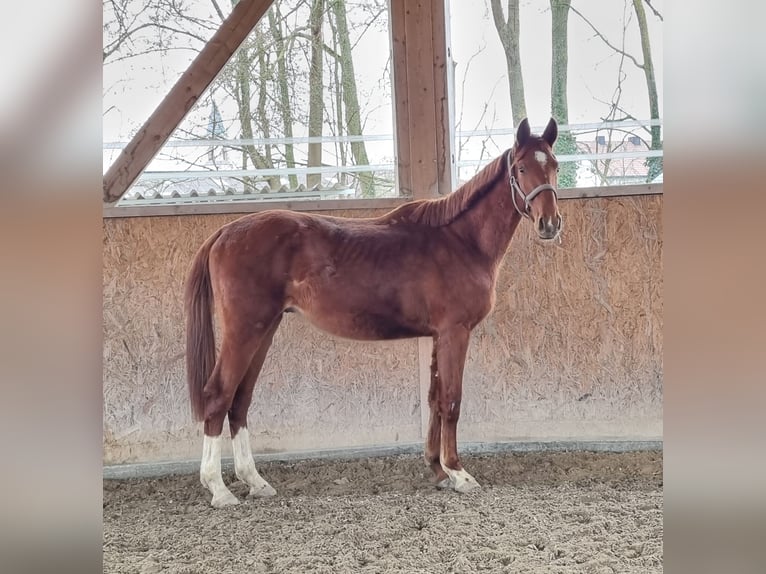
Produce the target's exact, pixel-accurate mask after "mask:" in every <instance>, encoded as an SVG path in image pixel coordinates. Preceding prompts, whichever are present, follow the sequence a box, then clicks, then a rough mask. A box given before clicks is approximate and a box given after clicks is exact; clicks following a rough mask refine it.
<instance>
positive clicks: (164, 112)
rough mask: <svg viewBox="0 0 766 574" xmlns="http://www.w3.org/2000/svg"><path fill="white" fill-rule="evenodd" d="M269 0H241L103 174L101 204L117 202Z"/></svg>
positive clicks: (259, 17)
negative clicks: (102, 202) (102, 199)
mask: <svg viewBox="0 0 766 574" xmlns="http://www.w3.org/2000/svg"><path fill="white" fill-rule="evenodd" d="M271 3H272V0H240V2H239V3H238V4H236V5H235V6H234V8H233V10H232V11H231V14H229V16H228V17H227V18H226V20H224V22H223V23H222V24H221V27H220V28H219V29H218V30H217V31H216V33H215V34H213V37H212V38H210V40H209V41H208V42H207V44H205V47H204V48H202V51H201V52H200V53H199V54H198V55H197V57H196V58H194V61H193V62H192V63H191V64H190V65H189V68H188V69H187V70H186V72H184V73H183V75H182V76H181V77H180V78H179V80H178V81H177V82H176V83H175V85H174V86H173V87H172V88H171V89H170V91H169V92H168V94H167V95H166V96H165V98H164V99H163V100H162V102H160V105H159V106H157V109H156V110H155V111H154V113H153V114H152V115H151V116H150V117H149V119H148V120H146V122H145V123H144V125H143V126H141V129H139V130H138V132H137V133H136V135H135V136H133V139H132V140H131V141H130V143H129V144H128V145H127V146H126V147H125V149H123V150H122V152H121V153H120V155H119V156H118V157H117V159H116V160H115V161H114V163H113V164H112V165H111V166H110V167H109V170H108V171H107V172H106V175H104V202H106V203H114V202H116V201H117V200H118V199H120V198H121V197H122V196H123V195H124V194H125V192H126V191H127V190H128V189H129V188H130V186H131V185H133V183H134V182H135V181H136V179H138V176H140V175H141V173H142V172H143V171H144V169H146V166H147V165H149V162H150V161H151V160H152V158H154V156H155V155H156V154H157V152H158V151H159V150H160V149H161V148H162V146H163V145H164V144H165V142H166V141H167V140H168V138H169V137H170V135H171V134H172V133H173V132H174V131H175V129H176V128H177V127H178V125H179V124H180V123H181V121H182V120H183V119H184V117H186V114H188V113H189V110H191V108H192V107H193V106H194V104H195V103H196V102H197V100H198V99H199V97H200V96H201V95H202V94H203V93H204V92H205V90H206V89H207V88H208V86H209V85H210V84H211V83H212V81H213V80H214V79H215V77H216V76H217V75H218V74H219V73H220V71H221V70H222V69H223V67H224V66H225V65H226V63H227V62H228V61H229V59H230V58H231V56H232V54H234V52H235V51H236V50H237V48H239V46H240V45H241V44H242V42H243V41H244V40H245V38H246V37H247V35H248V34H249V33H250V32H251V31H252V29H253V28H254V27H255V25H256V24H257V23H258V21H259V20H260V19H261V17H262V16H263V15H264V14H265V13H266V11H267V10H268V9H269V6H271Z"/></svg>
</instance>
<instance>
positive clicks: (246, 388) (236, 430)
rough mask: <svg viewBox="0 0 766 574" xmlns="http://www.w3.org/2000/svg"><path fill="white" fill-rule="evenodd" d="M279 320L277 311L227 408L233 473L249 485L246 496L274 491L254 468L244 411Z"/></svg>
mask: <svg viewBox="0 0 766 574" xmlns="http://www.w3.org/2000/svg"><path fill="white" fill-rule="evenodd" d="M281 321H282V315H281V314H280V315H279V316H278V317H277V318H276V319H275V320H274V323H273V324H272V326H271V327H270V328H269V330H268V332H267V333H266V334H265V335H264V337H263V339H262V340H261V343H260V346H259V347H258V351H256V353H255V356H254V357H253V360H252V362H251V363H250V368H249V369H248V370H247V373H246V374H245V378H244V379H243V380H242V383H241V384H240V385H239V388H238V389H237V392H236V394H235V395H234V401H233V402H232V404H231V408H230V409H229V429H230V431H231V437H232V439H231V440H232V446H233V450H234V473H235V474H236V475H237V478H238V479H239V480H241V481H242V482H244V483H245V484H247V485H248V486H249V487H250V496H260V497H264V496H274V495H275V494H276V493H277V491H276V490H274V488H272V486H271V485H270V484H269V483H268V482H266V481H265V480H264V479H263V477H262V476H261V475H260V474H259V473H258V470H257V469H256V468H255V460H253V451H252V450H251V449H250V433H249V432H248V430H247V411H248V409H249V408H250V403H251V402H252V399H253V389H254V388H255V383H256V381H257V380H258V375H259V374H260V372H261V367H263V362H264V360H265V359H266V354H267V353H268V351H269V347H271V341H272V339H273V337H274V333H275V332H276V330H277V327H279V324H280V323H281Z"/></svg>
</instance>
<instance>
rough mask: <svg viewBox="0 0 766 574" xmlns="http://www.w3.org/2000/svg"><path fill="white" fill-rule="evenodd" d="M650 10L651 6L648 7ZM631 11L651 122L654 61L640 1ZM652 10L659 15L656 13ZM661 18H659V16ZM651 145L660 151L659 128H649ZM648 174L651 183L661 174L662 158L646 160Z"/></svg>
mask: <svg viewBox="0 0 766 574" xmlns="http://www.w3.org/2000/svg"><path fill="white" fill-rule="evenodd" d="M649 6H650V8H651V4H650V5H649ZM633 9H634V10H635V11H636V19H637V20H638V29H639V31H640V33H641V52H642V54H643V60H644V61H643V64H642V65H641V66H639V67H640V68H641V69H643V70H644V76H645V77H646V91H647V94H648V96H649V117H650V118H651V119H653V120H658V119H659V118H660V105H659V98H658V96H657V82H656V80H655V77H654V61H653V60H652V47H651V43H650V42H649V27H648V25H647V22H646V12H645V11H644V6H643V3H642V0H633ZM652 10H653V11H654V12H655V13H656V14H658V15H659V13H658V12H656V11H655V10H654V8H652ZM659 17H660V18H661V16H659ZM651 133H652V143H651V146H650V147H651V149H653V150H657V149H662V137H661V135H660V126H651ZM647 166H648V167H649V173H648V175H647V180H648V181H652V180H653V179H654V178H655V177H657V176H658V175H659V174H660V173H661V172H662V157H650V158H648V160H647Z"/></svg>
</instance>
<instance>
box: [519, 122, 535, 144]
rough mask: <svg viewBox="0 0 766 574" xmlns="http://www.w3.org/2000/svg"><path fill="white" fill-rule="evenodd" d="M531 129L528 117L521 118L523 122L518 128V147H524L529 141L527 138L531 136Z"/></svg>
mask: <svg viewBox="0 0 766 574" xmlns="http://www.w3.org/2000/svg"><path fill="white" fill-rule="evenodd" d="M531 133H532V132H531V131H530V129H529V120H527V118H524V119H523V120H521V123H520V124H519V127H518V129H517V130H516V147H517V148H520V147H524V144H525V143H527V140H528V139H529V136H530V135H531Z"/></svg>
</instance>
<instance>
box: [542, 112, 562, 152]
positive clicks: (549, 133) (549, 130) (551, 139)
mask: <svg viewBox="0 0 766 574" xmlns="http://www.w3.org/2000/svg"><path fill="white" fill-rule="evenodd" d="M558 136H559V126H558V124H556V120H554V119H553V118H551V119H550V121H549V122H548V125H547V126H545V131H544V132H543V139H544V140H545V141H547V142H548V145H549V146H551V147H553V144H554V143H556V138H557V137H558Z"/></svg>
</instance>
